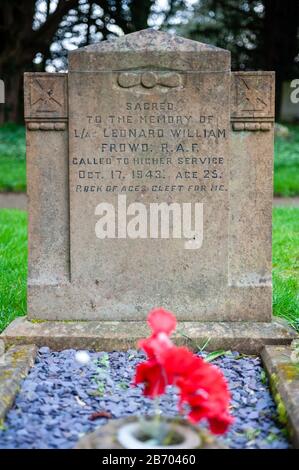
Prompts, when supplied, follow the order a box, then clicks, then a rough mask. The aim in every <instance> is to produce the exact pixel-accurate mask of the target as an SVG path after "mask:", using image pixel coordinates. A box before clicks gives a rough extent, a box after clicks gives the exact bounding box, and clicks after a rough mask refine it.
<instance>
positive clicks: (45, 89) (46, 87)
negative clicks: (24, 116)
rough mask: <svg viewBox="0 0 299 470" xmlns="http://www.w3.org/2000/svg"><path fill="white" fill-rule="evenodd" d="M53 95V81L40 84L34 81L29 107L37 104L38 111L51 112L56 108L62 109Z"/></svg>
mask: <svg viewBox="0 0 299 470" xmlns="http://www.w3.org/2000/svg"><path fill="white" fill-rule="evenodd" d="M54 95H55V82H54V81H53V80H49V79H47V81H45V82H44V83H42V80H40V79H35V81H34V82H33V83H32V91H31V105H32V106H35V105H37V104H39V111H42V112H53V111H55V108H56V107H57V106H59V107H60V108H61V107H62V104H61V103H60V102H59V101H58V100H57V99H56V98H55V96H54Z"/></svg>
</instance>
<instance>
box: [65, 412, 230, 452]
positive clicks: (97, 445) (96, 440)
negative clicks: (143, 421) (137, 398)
mask: <svg viewBox="0 0 299 470" xmlns="http://www.w3.org/2000/svg"><path fill="white" fill-rule="evenodd" d="M136 420H137V419H136V417H135V416H132V417H129V418H121V419H113V420H111V421H110V422H109V423H108V424H106V425H104V426H100V427H98V428H97V429H96V430H95V431H93V432H91V433H88V434H86V435H85V436H83V437H82V438H81V439H80V440H79V442H78V443H77V445H76V446H75V447H74V449H109V450H110V449H124V447H122V446H121V444H120V443H119V442H118V439H117V433H118V431H119V429H120V428H121V427H122V426H124V425H125V424H129V423H134V422H136ZM170 420H171V418H170ZM176 422H177V420H176ZM179 424H180V425H181V426H186V427H189V428H191V429H193V430H194V431H195V432H196V433H198V435H199V437H200V440H201V446H200V447H199V449H227V447H226V446H225V445H224V444H222V443H221V442H218V440H217V438H216V437H215V436H213V435H212V434H211V433H209V432H208V431H207V430H205V429H200V428H197V427H195V426H192V425H191V424H189V423H188V422H187V421H185V420H183V419H181V420H180V422H179ZM165 449H167V450H168V451H169V450H172V449H170V448H169V447H165ZM152 451H153V449H150V450H149V452H152Z"/></svg>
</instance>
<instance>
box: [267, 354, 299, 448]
mask: <svg viewBox="0 0 299 470" xmlns="http://www.w3.org/2000/svg"><path fill="white" fill-rule="evenodd" d="M291 354H292V348H291V347H290V346H266V347H265V348H264V349H263V351H262V360H263V362H264V365H265V367H266V369H267V371H268V374H269V378H270V385H271V388H272V393H273V396H274V399H275V401H276V403H277V406H278V414H279V417H280V419H281V421H282V423H283V424H287V425H288V429H289V431H290V437H291V439H292V442H293V444H294V446H295V448H297V449H299V362H297V363H294V362H292V361H291Z"/></svg>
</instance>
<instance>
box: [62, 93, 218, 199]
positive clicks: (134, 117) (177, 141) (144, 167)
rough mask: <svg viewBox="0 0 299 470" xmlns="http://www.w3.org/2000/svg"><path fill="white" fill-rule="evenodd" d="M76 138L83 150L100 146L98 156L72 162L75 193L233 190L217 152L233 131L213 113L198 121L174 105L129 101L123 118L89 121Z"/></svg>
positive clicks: (98, 117)
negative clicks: (228, 183) (230, 187)
mask: <svg viewBox="0 0 299 470" xmlns="http://www.w3.org/2000/svg"><path fill="white" fill-rule="evenodd" d="M72 133H73V137H74V138H75V140H77V141H78V148H83V147H82V144H84V142H86V144H88V142H94V151H93V152H91V153H90V152H89V153H87V154H82V151H81V152H80V154H79V153H77V152H76V153H75V155H74V156H73V157H72V159H71V162H70V163H71V165H72V167H73V168H74V169H75V174H76V175H77V178H76V184H75V187H74V188H72V189H73V190H74V191H75V192H78V193H88V192H100V193H103V192H110V193H111V192H112V193H125V192H141V193H145V192H165V193H169V192H170V193H171V192H180V193H182V192H186V193H190V192H200V193H208V192H220V193H221V192H225V191H227V187H226V184H225V183H224V182H223V181H222V180H223V177H224V167H225V158H224V156H223V155H222V154H220V155H219V154H218V153H217V148H218V145H219V144H220V143H221V142H222V141H223V142H224V141H225V140H226V139H227V129H226V128H221V127H218V119H217V116H215V115H213V114H200V115H199V116H196V118H195V117H194V116H193V115H192V114H185V113H182V112H181V110H180V111H179V110H178V109H177V105H176V103H175V102H173V101H161V102H160V101H151V102H150V101H146V100H142V101H141V100H140V101H138V102H135V101H132V102H131V101H127V102H126V103H125V105H124V109H119V113H118V114H108V115H104V114H103V115H102V114H96V115H87V116H85V119H84V120H83V122H82V127H75V128H74V129H73V130H72ZM209 146H210V147H211V150H209ZM213 147H214V150H212V148H213ZM88 148H89V146H88ZM174 168H175V169H176V171H175V172H174V170H173V169H174ZM107 182H109V183H107Z"/></svg>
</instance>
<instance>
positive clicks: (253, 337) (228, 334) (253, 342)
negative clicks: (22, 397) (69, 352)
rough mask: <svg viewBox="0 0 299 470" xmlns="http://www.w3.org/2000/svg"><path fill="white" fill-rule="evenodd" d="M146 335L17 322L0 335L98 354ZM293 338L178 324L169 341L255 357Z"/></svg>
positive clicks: (257, 328)
mask: <svg viewBox="0 0 299 470" xmlns="http://www.w3.org/2000/svg"><path fill="white" fill-rule="evenodd" d="M148 334H149V330H148V328H147V326H146V323H145V322H118V321H104V322H95V321H88V322H72V321H67V322H63V321H60V322H59V321H42V322H31V321H28V320H27V319H26V318H17V319H16V320H14V321H13V322H12V323H11V324H10V325H9V326H8V327H7V328H6V330H5V331H4V332H3V333H2V334H1V335H0V338H1V339H3V340H4V341H5V343H6V345H11V344H23V343H25V344H26V343H27V344H28V343H34V344H36V345H37V346H39V347H41V346H48V347H50V348H52V349H54V350H62V349H68V348H74V349H91V350H92V349H94V350H98V351H113V350H127V349H129V348H134V347H136V344H137V341H138V340H139V339H141V338H143V337H145V336H147V335H148ZM296 337H297V334H296V332H295V331H294V330H292V329H291V328H288V327H286V326H285V325H282V324H280V323H277V322H272V323H262V322H260V323H255V322H182V323H181V324H180V325H179V327H178V328H177V331H176V333H175V334H174V335H173V339H174V340H175V342H176V343H177V344H181V345H182V344H186V345H188V346H189V347H191V348H193V349H196V348H199V347H200V346H203V344H204V343H206V342H207V339H209V338H210V341H209V342H208V344H207V347H206V349H207V350H210V351H213V350H216V349H226V350H229V349H230V350H236V351H240V352H243V353H247V354H258V353H259V352H260V351H261V349H262V348H263V346H264V345H265V344H290V343H291V341H292V340H293V339H294V338H296Z"/></svg>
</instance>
